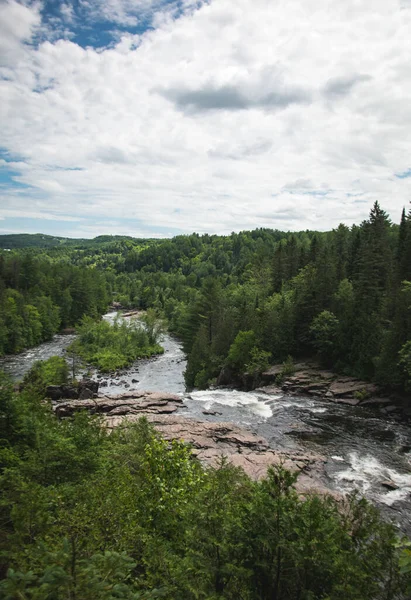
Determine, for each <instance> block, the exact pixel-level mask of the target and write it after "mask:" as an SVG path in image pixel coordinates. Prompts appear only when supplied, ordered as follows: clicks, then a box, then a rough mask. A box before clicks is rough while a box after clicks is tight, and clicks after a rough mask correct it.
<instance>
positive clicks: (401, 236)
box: [0, 202, 411, 391]
mask: <svg viewBox="0 0 411 600" xmlns="http://www.w3.org/2000/svg"><path fill="white" fill-rule="evenodd" d="M10 240H11V238H10ZM14 241H15V242H16V244H17V245H22V244H23V245H24V244H26V243H30V240H26V239H24V240H23V239H21V240H18V239H17V240H14ZM43 241H44V243H45V244H46V242H47V244H46V245H48V247H47V248H42V247H41V244H42V242H41V240H40V239H38V238H37V237H36V238H35V239H34V238H33V240H32V242H33V244H34V246H33V247H31V248H27V249H22V250H11V251H10V252H1V251H0V309H1V310H0V315H1V316H0V352H2V353H10V352H16V351H19V350H21V349H22V348H24V347H25V346H28V345H31V344H36V343H38V342H39V341H42V340H44V339H46V338H48V337H50V336H51V335H52V334H53V333H54V332H55V331H56V330H57V329H58V327H59V326H63V327H66V326H68V325H73V324H75V323H78V322H79V321H80V320H81V318H82V317H83V316H84V315H89V316H92V317H94V318H95V317H97V316H98V315H99V314H101V312H102V311H103V310H104V308H105V307H106V306H107V304H108V302H109V301H111V300H114V301H120V302H121V304H122V306H123V307H133V308H137V309H143V310H147V309H153V310H155V312H156V314H158V315H161V316H162V317H165V318H166V319H167V321H168V327H169V328H170V330H171V331H172V332H173V333H175V334H176V335H178V336H179V337H180V338H181V340H182V342H183V346H184V350H185V352H187V359H188V360H187V370H186V373H185V380H186V384H187V386H188V387H193V386H198V387H206V386H207V385H209V383H210V382H212V381H215V379H216V378H217V377H218V375H219V373H220V372H221V369H223V368H225V367H227V365H229V364H232V369H233V373H234V380H237V381H240V380H241V377H239V376H240V375H242V373H241V371H243V372H244V371H245V370H247V369H251V370H253V371H254V369H255V370H257V371H258V370H259V369H260V368H261V365H264V363H265V359H266V358H268V355H266V354H262V353H270V354H271V358H270V360H272V362H274V363H281V362H282V361H284V360H286V358H287V356H289V355H292V356H294V357H295V358H296V359H299V358H304V359H305V358H307V357H310V356H313V355H316V356H318V357H319V358H320V360H321V361H322V362H323V363H324V364H325V365H326V366H327V367H329V368H333V369H335V370H337V371H340V372H343V373H344V374H347V375H353V376H356V377H359V378H362V379H367V380H374V381H376V382H377V383H378V384H380V385H383V386H386V387H388V388H391V389H393V388H394V389H396V390H399V391H406V389H407V388H409V385H410V384H409V375H408V370H407V360H406V357H405V354H406V352H407V350H406V349H407V346H406V344H407V343H408V342H409V341H410V339H411V291H410V290H411V267H410V265H411V211H409V212H408V214H407V212H406V211H405V210H404V211H403V213H402V216H401V222H400V225H399V226H398V225H395V224H393V223H391V221H390V219H389V218H388V215H387V214H386V213H385V212H384V210H382V209H381V207H380V206H379V204H378V202H376V203H374V205H373V206H372V208H371V211H370V214H369V218H368V219H366V220H365V221H363V222H362V223H361V224H359V225H354V226H353V227H351V228H348V227H346V226H345V225H339V226H338V227H337V228H336V229H334V230H333V231H329V232H313V231H303V232H293V233H290V232H288V233H287V232H281V231H277V230H270V229H257V230H255V231H243V232H240V233H232V234H231V235H229V236H217V235H212V236H210V235H207V234H205V235H202V236H200V235H198V234H192V235H178V236H176V237H174V238H173V239H170V240H138V239H133V238H125V237H110V236H102V237H100V238H96V239H95V240H77V241H75V240H71V241H69V240H57V241H56V239H53V240H47V239H46V238H45V239H44V240H43ZM48 242H50V244H49V243H48ZM57 242H58V243H57ZM9 247H11V246H9ZM242 332H246V333H247V332H248V333H247V335H248V338H247V340H246V339H244V340H243V341H242V342H241V343H244V344H245V345H247V343H248V342H249V345H248V346H247V347H246V348H245V353H246V356H242V357H241V356H240V354H241V352H239V351H236V345H237V344H238V345H239V347H240V345H241V344H240V341H241V340H240V339H239V340H237V341H236V338H237V336H238V335H239V334H240V333H241V334H242ZM240 338H241V336H240ZM233 344H234V346H233ZM252 348H256V350H254V351H253V352H254V358H253V359H252V358H251V352H252ZM230 352H231V354H230ZM400 352H401V353H402V354H401V355H400ZM236 353H237V356H235V354H236ZM99 360H100V362H101V363H102V364H104V365H105V368H111V367H113V368H114V365H121V364H124V363H123V359H122V358H121V357H119V356H118V354H117V353H114V354H113V353H112V352H110V351H109V352H107V351H106V349H104V350H102V355H101V356H100V359H99Z"/></svg>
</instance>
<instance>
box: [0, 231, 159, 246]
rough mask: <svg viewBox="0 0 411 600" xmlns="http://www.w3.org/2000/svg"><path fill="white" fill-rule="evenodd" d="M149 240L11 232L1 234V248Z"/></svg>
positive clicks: (122, 236) (87, 244)
mask: <svg viewBox="0 0 411 600" xmlns="http://www.w3.org/2000/svg"><path fill="white" fill-rule="evenodd" d="M127 240H129V241H138V242H142V241H147V240H141V239H138V240H137V239H136V238H132V237H130V236H127V235H99V236H97V237H95V238H94V239H86V238H65V237H58V236H54V235H46V234H44V233H34V234H32V233H11V234H9V235H0V248H3V249H10V250H15V249H19V248H56V247H58V246H83V247H84V246H93V245H96V244H106V243H110V242H121V241H127Z"/></svg>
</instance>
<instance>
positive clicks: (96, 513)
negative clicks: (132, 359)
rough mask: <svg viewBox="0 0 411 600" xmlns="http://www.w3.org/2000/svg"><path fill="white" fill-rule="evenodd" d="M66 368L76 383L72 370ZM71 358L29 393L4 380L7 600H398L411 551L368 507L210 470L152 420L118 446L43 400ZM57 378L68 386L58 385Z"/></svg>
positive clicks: (1, 518)
mask: <svg viewBox="0 0 411 600" xmlns="http://www.w3.org/2000/svg"><path fill="white" fill-rule="evenodd" d="M64 370H66V373H64ZM66 375H67V366H66V365H65V363H64V360H63V359H55V358H52V359H50V360H49V361H47V363H43V364H42V365H36V366H35V367H34V368H33V372H32V373H31V374H29V375H28V376H27V377H26V378H25V381H24V384H23V389H22V390H21V391H20V393H16V392H14V391H13V387H12V385H11V382H9V381H8V380H7V378H6V377H5V376H4V375H2V374H0V442H1V443H0V469H1V471H0V488H1V490H2V493H1V501H0V579H2V581H1V582H0V597H1V598H3V599H5V600H18V599H20V600H22V599H23V600H73V599H77V600H96V599H99V600H115V599H123V600H138V599H139V600H151V599H155V598H166V599H168V600H200V599H203V600H218V599H220V600H224V599H226V600H239V599H240V600H241V599H242V600H302V599H306V600H326V599H328V600H367V599H369V600H379V599H380V600H394V599H396V598H398V599H400V598H405V595H404V592H406V589H407V588H408V589H409V591H411V588H410V583H411V580H410V575H409V573H410V571H411V560H410V559H411V552H410V551H409V549H408V548H407V545H406V542H405V541H402V542H398V540H397V539H396V535H395V529H394V527H393V526H391V525H388V524H385V523H383V522H382V521H381V520H380V517H379V516H378V512H377V510H376V509H375V508H373V507H372V506H370V505H369V504H368V503H367V502H366V501H365V500H360V499H358V498H355V497H353V498H351V499H348V500H347V501H345V503H343V504H341V503H338V502H336V501H335V500H334V499H332V498H331V497H318V496H310V495H308V496H306V497H305V498H301V497H300V496H299V495H298V494H297V492H296V491H295V490H294V487H293V485H294V483H295V479H296V477H295V475H292V474H290V473H289V472H287V471H285V470H283V469H282V468H281V467H278V468H276V469H273V470H271V471H270V472H269V473H268V476H267V478H266V479H265V480H263V481H261V482H258V483H257V482H254V481H251V480H250V479H249V478H248V477H247V476H246V475H245V474H244V472H242V471H241V470H239V469H236V468H234V467H232V466H230V465H229V464H225V463H224V462H222V463H221V465H220V466H219V467H218V468H208V469H204V468H203V467H202V466H201V465H200V463H199V462H197V460H196V459H195V458H194V457H193V456H192V454H191V452H190V449H189V448H188V447H187V446H185V445H184V444H183V443H182V442H177V441H174V442H172V443H171V444H169V443H168V442H166V441H164V440H163V439H161V438H160V437H159V436H158V435H157V434H156V433H155V432H154V431H153V430H152V429H151V427H150V426H149V425H148V423H147V422H146V421H145V420H140V421H139V422H138V423H137V424H136V425H135V426H129V427H128V428H125V429H123V428H119V429H117V430H116V431H115V432H113V433H111V434H110V435H107V433H106V430H105V428H104V427H102V426H101V423H100V422H99V421H98V420H96V419H95V418H94V417H89V416H88V415H87V414H85V413H78V414H77V415H76V416H75V418H73V419H63V420H58V419H57V418H55V416H54V415H53V413H52V410H51V407H50V406H49V404H48V403H47V402H45V401H44V397H43V393H42V391H43V390H44V388H45V385H46V384H47V383H49V382H50V381H56V380H60V381H61V378H62V377H63V378H64V376H66ZM56 378H57V379H56Z"/></svg>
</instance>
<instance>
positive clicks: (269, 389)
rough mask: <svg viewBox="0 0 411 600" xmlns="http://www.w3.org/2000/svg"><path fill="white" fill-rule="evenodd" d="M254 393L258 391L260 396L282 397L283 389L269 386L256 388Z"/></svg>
mask: <svg viewBox="0 0 411 600" xmlns="http://www.w3.org/2000/svg"><path fill="white" fill-rule="evenodd" d="M254 391H256V392H258V393H260V394H268V395H271V394H273V395H277V394H281V395H282V389H281V388H280V387H278V385H267V386H264V387H260V388H256V389H255V390H254Z"/></svg>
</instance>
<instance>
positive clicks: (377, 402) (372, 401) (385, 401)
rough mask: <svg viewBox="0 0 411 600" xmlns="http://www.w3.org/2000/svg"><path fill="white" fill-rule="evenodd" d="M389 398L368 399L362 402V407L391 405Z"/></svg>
mask: <svg viewBox="0 0 411 600" xmlns="http://www.w3.org/2000/svg"><path fill="white" fill-rule="evenodd" d="M390 402H391V400H390V399H389V398H368V399H367V400H363V401H362V402H361V406H378V405H380V406H383V405H384V404H390Z"/></svg>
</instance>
